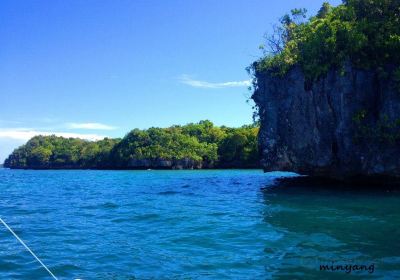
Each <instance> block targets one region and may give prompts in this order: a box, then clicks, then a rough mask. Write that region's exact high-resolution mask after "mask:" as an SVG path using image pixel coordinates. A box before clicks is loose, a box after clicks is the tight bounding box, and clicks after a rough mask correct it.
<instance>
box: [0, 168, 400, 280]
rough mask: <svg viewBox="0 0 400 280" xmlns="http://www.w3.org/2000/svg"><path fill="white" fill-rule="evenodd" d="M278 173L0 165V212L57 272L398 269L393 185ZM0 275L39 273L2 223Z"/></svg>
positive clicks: (305, 273) (340, 273) (392, 274)
mask: <svg viewBox="0 0 400 280" xmlns="http://www.w3.org/2000/svg"><path fill="white" fill-rule="evenodd" d="M282 176H293V175H292V174H288V173H279V172H276V173H263V172H262V171H260V170H219V171H218V170H209V171H207V170H201V171H88V170H81V171H67V170H65V171H27V170H8V169H0V217H1V218H2V219H4V221H6V222H7V223H8V224H9V225H10V226H11V228H13V229H14V230H15V232H16V233H17V234H18V235H19V236H20V238H21V239H22V240H24V241H25V242H26V244H27V245H28V246H29V247H30V248H31V249H32V250H33V251H34V252H35V253H36V254H37V255H38V257H39V258H41V260H42V261H43V262H44V263H45V264H46V265H47V266H48V267H49V269H50V270H51V271H52V272H53V273H54V274H55V275H56V276H57V277H58V279H343V278H345V279H400V195H397V194H393V193H385V192H371V191H365V192H362V193H360V192H359V191H358V192H357V191H338V190H332V189H322V188H321V189H308V188H304V187H302V188H300V187H299V188H296V187H294V188H293V187H292V188H285V187H272V185H273V182H274V180H275V179H276V178H278V177H282ZM261 188H265V189H264V190H261ZM321 265H326V266H330V268H332V267H336V268H338V270H335V271H331V270H322V271H321ZM339 265H341V266H342V267H344V266H345V265H352V266H355V265H359V266H360V269H359V270H354V269H353V270H352V271H350V272H349V271H348V270H347V271H345V270H342V269H341V268H340V267H339ZM367 268H368V269H369V270H367ZM0 279H51V278H50V277H49V274H48V273H47V272H46V271H45V270H44V269H43V268H42V267H41V266H40V264H39V263H38V262H37V261H36V260H35V259H34V258H33V257H32V256H31V255H30V254H29V252H28V251H27V250H26V249H25V248H24V247H23V246H22V245H21V244H20V243H18V241H17V240H16V239H15V238H14V236H12V235H11V233H10V232H8V231H7V229H6V228H5V227H4V226H3V225H2V224H0Z"/></svg>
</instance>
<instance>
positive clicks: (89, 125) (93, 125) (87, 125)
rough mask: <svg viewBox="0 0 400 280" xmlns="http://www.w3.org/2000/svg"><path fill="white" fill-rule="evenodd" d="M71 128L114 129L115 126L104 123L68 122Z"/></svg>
mask: <svg viewBox="0 0 400 280" xmlns="http://www.w3.org/2000/svg"><path fill="white" fill-rule="evenodd" d="M67 127H68V128H69V129H93V130H113V129H116V127H114V126H110V125H106V124H102V123H67Z"/></svg>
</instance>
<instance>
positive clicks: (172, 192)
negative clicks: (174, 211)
mask: <svg viewBox="0 0 400 280" xmlns="http://www.w3.org/2000/svg"><path fill="white" fill-rule="evenodd" d="M158 194H159V195H175V194H180V192H177V191H163V192H159V193H158Z"/></svg>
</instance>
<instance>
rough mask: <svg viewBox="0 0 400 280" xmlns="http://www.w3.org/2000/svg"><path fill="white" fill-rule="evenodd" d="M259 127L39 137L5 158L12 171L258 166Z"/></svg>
mask: <svg viewBox="0 0 400 280" xmlns="http://www.w3.org/2000/svg"><path fill="white" fill-rule="evenodd" d="M258 130H259V129H258V126H257V125H245V126H242V127H239V128H230V127H226V126H221V127H218V126H215V125H214V124H213V123H212V122H210V121H208V120H205V121H200V122H199V123H190V124H187V125H183V126H179V125H175V126H171V127H168V128H155V127H153V128H149V129H147V130H140V129H134V130H132V131H131V132H129V133H128V134H127V135H126V136H125V137H124V138H122V139H120V138H117V139H111V138H105V139H103V140H100V141H87V140H82V139H77V138H63V137H57V136H54V135H53V136H35V137H33V138H32V139H30V140H29V141H28V142H27V143H26V144H25V145H23V146H21V147H19V148H17V149H16V150H14V151H13V153H12V154H11V155H10V156H9V157H8V158H7V159H6V160H5V162H4V167H6V168H12V169H202V168H259V167H260V165H259V154H258V143H257V134H258Z"/></svg>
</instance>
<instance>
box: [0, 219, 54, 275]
mask: <svg viewBox="0 0 400 280" xmlns="http://www.w3.org/2000/svg"><path fill="white" fill-rule="evenodd" d="M0 222H2V224H3V225H4V226H5V227H6V228H7V229H8V230H9V231H10V232H11V233H12V235H14V236H15V238H17V240H18V241H19V242H20V243H21V244H22V245H23V246H24V247H25V248H26V250H28V251H29V253H31V255H32V256H34V257H35V259H36V260H37V261H38V262H39V263H40V264H41V265H42V266H43V267H44V269H46V270H47V272H48V273H49V274H50V275H51V276H52V277H53V278H54V279H55V280H58V279H57V277H55V276H54V274H53V273H52V272H51V271H50V269H48V268H47V266H46V265H45V264H44V263H43V262H42V261H41V260H40V259H39V258H38V257H37V256H36V255H35V253H34V252H32V250H31V249H29V247H28V246H27V245H26V244H25V242H24V241H22V240H21V238H19V237H18V235H17V234H16V233H15V232H14V231H13V230H12V229H11V228H10V227H9V226H8V225H7V224H6V222H5V221H3V219H2V218H0Z"/></svg>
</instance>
